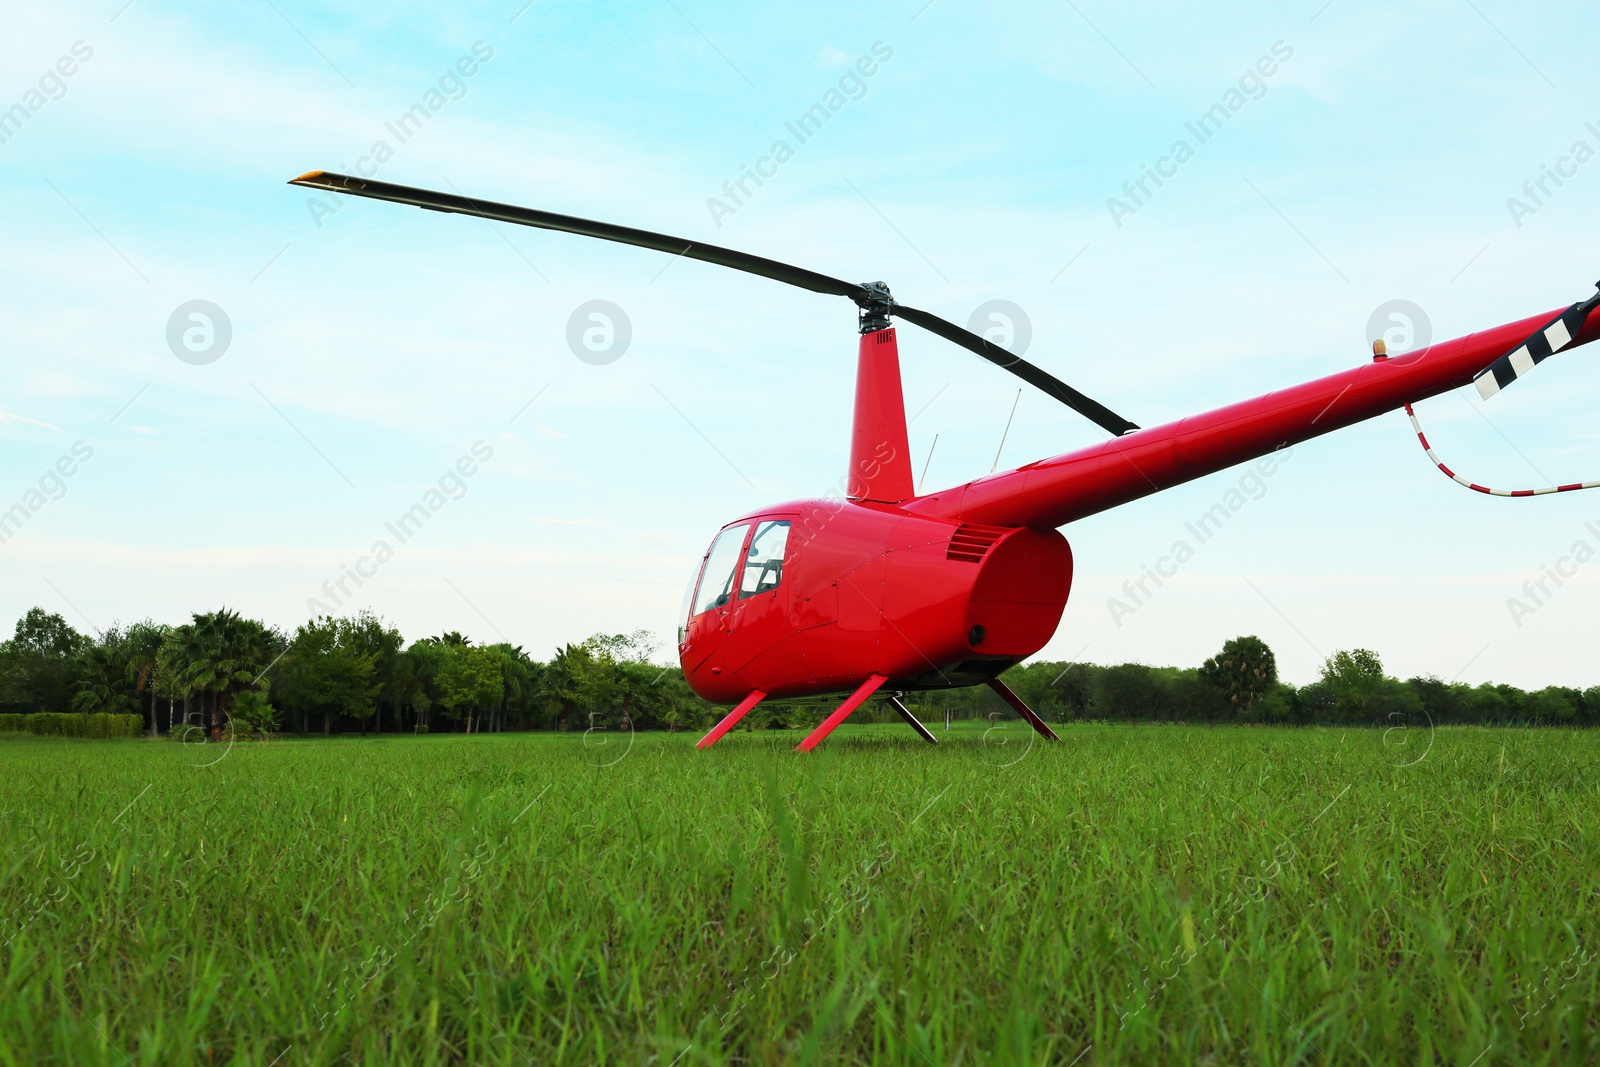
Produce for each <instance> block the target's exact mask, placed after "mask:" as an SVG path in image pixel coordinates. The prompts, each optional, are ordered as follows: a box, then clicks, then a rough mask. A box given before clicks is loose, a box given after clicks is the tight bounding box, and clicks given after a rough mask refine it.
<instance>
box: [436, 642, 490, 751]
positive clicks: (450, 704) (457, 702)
mask: <svg viewBox="0 0 1600 1067" xmlns="http://www.w3.org/2000/svg"><path fill="white" fill-rule="evenodd" d="M443 647H444V649H445V650H446V655H445V657H444V662H443V663H442V664H441V665H440V668H439V673H438V675H437V676H436V677H435V679H434V684H435V686H436V688H437V691H438V695H439V703H440V704H442V705H444V706H445V707H446V708H449V709H450V711H451V712H452V713H453V714H455V715H456V716H458V717H460V716H462V715H465V717H466V729H467V732H468V733H471V732H472V727H473V724H474V722H475V721H476V720H477V714H476V713H477V712H479V711H481V710H483V709H485V708H492V707H498V706H499V704H500V699H501V696H502V694H503V693H504V691H505V683H504V680H503V678H502V675H501V665H500V654H499V653H498V652H497V651H496V650H495V649H493V648H479V647H476V646H473V645H466V644H462V645H444V646H443Z"/></svg>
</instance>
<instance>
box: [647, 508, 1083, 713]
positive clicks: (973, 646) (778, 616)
mask: <svg viewBox="0 0 1600 1067" xmlns="http://www.w3.org/2000/svg"><path fill="white" fill-rule="evenodd" d="M783 523H787V524H788V527H787V531H786V537H785V538H784V539H783V540H784V542H785V543H784V545H783V548H782V555H781V558H780V560H779V563H778V566H777V573H776V575H775V574H774V567H773V565H772V564H771V562H770V560H768V561H767V562H765V563H763V562H762V558H763V557H762V550H761V549H760V548H759V547H758V546H757V544H756V541H757V538H758V537H762V538H763V539H771V535H772V534H773V533H783V532H785V531H783V530H781V529H773V528H769V527H768V526H767V524H783ZM769 529H770V530H771V533H763V531H768V530H769ZM724 536H726V537H729V538H734V539H738V540H739V547H738V549H737V552H735V553H727V554H726V555H725V557H719V556H718V553H717V552H716V550H715V549H713V550H710V551H708V552H707V555H706V557H705V559H703V560H702V563H701V568H700V571H699V572H697V574H696V579H695V581H693V582H692V583H691V597H696V593H697V592H698V594H699V595H698V598H697V599H698V601H699V603H701V604H703V605H704V610H701V611H698V612H696V613H693V614H692V615H691V616H690V617H689V618H688V619H687V623H686V626H685V628H684V631H683V634H682V638H681V640H680V642H679V645H678V651H679V658H680V662H681V663H682V665H683V670H684V674H685V675H686V676H687V678H688V681H689V685H690V686H691V687H692V688H693V689H694V691H695V692H696V693H698V694H700V695H701V696H702V697H704V698H706V699H707V700H710V701H713V702H716V703H731V702H735V701H738V700H739V699H741V698H742V697H744V696H745V695H746V694H748V693H750V692H751V691H752V690H760V691H761V692H763V693H765V694H766V695H767V697H768V698H772V699H782V698H785V697H797V696H809V695H812V694H818V693H828V692H834V691H837V690H840V689H852V688H854V687H855V686H857V685H859V684H860V682H861V679H863V678H866V677H869V676H872V675H881V676H883V677H885V678H887V679H888V682H887V683H886V688H888V689H891V690H894V689H901V690H912V689H940V688H948V687H953V686H965V685H975V684H979V683H982V682H985V681H988V680H989V679H990V678H993V677H995V676H997V675H998V674H999V673H1000V672H1001V671H1003V670H1005V669H1006V668H1007V667H1010V666H1011V665H1012V664H1014V663H1016V662H1017V661H1019V660H1021V659H1023V658H1025V657H1027V656H1030V655H1032V654H1034V653H1035V652H1037V651H1039V649H1041V648H1043V647H1044V645H1045V643H1046V642H1047V641H1049V640H1050V637H1051V635H1052V634H1054V633H1055V630H1056V626H1057V625H1058V624H1059V623H1060V621H1061V612H1062V609H1063V608H1064V607H1065V606H1066V602H1067V594H1068V592H1069V591H1070V589H1071V586H1072V550H1071V549H1070V548H1069V547H1068V545H1067V541H1066V538H1064V537H1062V536H1061V534H1060V533H1058V532H1056V531H1055V530H1045V531H1040V530H1030V529H1024V528H1004V527H996V526H979V525H974V524H970V523H956V522H950V521H945V520H939V519H929V518H926V517H922V516H918V515H911V514H908V513H907V512H905V511H904V510H902V509H901V508H899V507H896V506H894V505H889V504H878V503H872V502H857V501H850V500H842V499H826V498H825V499H819V500H801V501H794V502H790V503H787V504H779V505H776V506H773V507H769V508H762V509H760V510H759V511H754V512H751V513H750V514H748V515H745V516H743V517H742V518H740V519H738V520H736V521H735V522H732V523H729V524H728V525H727V526H726V527H724V528H723V531H722V533H719V535H718V537H719V538H721V537H724ZM720 558H727V559H728V560H729V561H730V562H731V563H732V564H733V570H732V572H731V573H729V574H723V573H720V567H718V563H719V562H720ZM713 569H715V570H716V571H717V572H716V573H713ZM762 571H764V574H765V576H764V577H763V574H762V573H761V572H762ZM774 578H776V581H774ZM708 593H709V594H710V595H707V594H708ZM686 614H687V612H686Z"/></svg>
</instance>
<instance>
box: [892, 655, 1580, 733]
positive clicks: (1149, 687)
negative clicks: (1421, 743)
mask: <svg viewBox="0 0 1600 1067" xmlns="http://www.w3.org/2000/svg"><path fill="white" fill-rule="evenodd" d="M1002 677H1003V678H1004V680H1005V682H1006V684H1007V685H1009V686H1010V687H1011V688H1012V689H1014V690H1015V691H1016V692H1017V695H1018V696H1020V697H1022V699H1023V700H1025V701H1027V702H1028V704H1029V705H1030V706H1032V707H1033V709H1034V710H1035V711H1037V712H1038V713H1039V714H1040V716H1042V717H1043V718H1045V719H1047V720H1049V721H1051V722H1070V721H1073V720H1100V721H1110V722H1190V723H1239V724H1254V723H1259V724H1272V723H1278V724H1290V725H1306V726H1313V725H1322V726H1336V725H1338V726H1382V727H1390V726H1396V725H1402V724H1405V725H1413V726H1414V725H1418V724H1421V723H1425V722H1428V721H1431V722H1433V723H1434V724H1435V725H1448V724H1458V725H1459V724H1479V725H1488V724H1496V725H1517V724H1525V725H1541V726H1596V725H1600V686H1591V687H1590V688H1588V689H1583V690H1579V689H1572V688H1567V687H1563V686H1549V687H1547V688H1544V689H1540V690H1537V691H1534V692H1527V691H1525V690H1522V689H1518V688H1517V687H1516V686H1511V685H1496V684H1494V683H1491V682H1485V683H1483V684H1481V685H1468V684H1466V683H1463V682H1446V681H1443V680H1441V679H1439V678H1435V677H1418V678H1409V679H1406V680H1404V681H1401V680H1400V679H1397V678H1391V677H1389V676H1388V675H1387V674H1385V673H1384V669H1383V664H1382V662H1381V661H1380V660H1379V658H1378V656H1377V654H1376V653H1374V652H1371V651H1369V650H1367V649H1354V650H1351V651H1341V652H1336V653H1335V654H1334V655H1332V656H1330V657H1328V660H1327V661H1326V662H1325V663H1324V664H1323V665H1322V670H1321V676H1320V677H1319V678H1318V679H1317V680H1316V681H1314V682H1311V683H1310V684H1308V685H1303V686H1294V685H1290V684H1288V683H1286V682H1283V681H1281V680H1280V679H1279V678H1278V669H1277V661H1276V658H1275V657H1274V656H1273V653H1272V650H1271V649H1270V648H1268V647H1267V645H1266V643H1265V642H1263V641H1262V640H1261V639H1260V638H1257V637H1238V638H1234V639H1233V640H1231V641H1229V642H1227V643H1226V644H1225V645H1224V646H1223V648H1222V650H1221V651H1220V652H1218V653H1217V655H1215V656H1213V657H1212V658H1211V659H1209V660H1207V661H1206V662H1205V663H1204V664H1203V665H1202V666H1201V667H1199V668H1198V669H1183V668H1177V667H1147V666H1145V665H1144V664H1141V663H1121V664H1117V665H1116V666H1109V667H1103V666H1099V665H1097V664H1092V663H1030V664H1026V665H1023V666H1018V667H1013V668H1012V669H1011V670H1009V671H1007V672H1006V673H1005V674H1004V675H1003V676H1002ZM913 697H914V701H913V703H914V706H915V707H916V709H917V711H918V714H919V717H921V718H929V719H933V718H940V717H942V716H943V715H944V714H945V712H946V710H949V711H950V712H951V716H952V717H953V718H958V719H960V718H971V717H979V716H984V715H987V714H990V713H993V712H996V711H999V710H1000V708H1001V707H1002V705H1001V704H1000V702H999V700H998V698H996V697H995V696H994V695H993V694H992V693H990V692H989V691H988V690H987V689H950V690H943V691H940V692H930V693H916V694H913Z"/></svg>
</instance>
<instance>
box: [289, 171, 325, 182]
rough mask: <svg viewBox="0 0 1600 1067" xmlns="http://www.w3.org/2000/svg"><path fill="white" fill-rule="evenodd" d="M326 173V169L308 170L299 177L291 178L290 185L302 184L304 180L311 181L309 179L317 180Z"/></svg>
mask: <svg viewBox="0 0 1600 1067" xmlns="http://www.w3.org/2000/svg"><path fill="white" fill-rule="evenodd" d="M325 173H326V171H320V170H308V171H306V172H305V173H304V174H302V175H300V177H298V178H291V179H289V184H290V185H300V184H302V183H304V182H309V181H313V180H315V179H317V178H320V177H322V175H323V174H325Z"/></svg>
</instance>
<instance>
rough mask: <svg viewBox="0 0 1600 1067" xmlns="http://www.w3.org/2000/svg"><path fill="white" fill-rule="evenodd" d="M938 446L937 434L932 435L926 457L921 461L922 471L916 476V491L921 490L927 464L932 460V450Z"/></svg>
mask: <svg viewBox="0 0 1600 1067" xmlns="http://www.w3.org/2000/svg"><path fill="white" fill-rule="evenodd" d="M938 447H939V435H938V434H934V435H933V444H931V445H929V446H928V458H927V459H926V460H924V461H923V464H922V473H921V474H920V475H919V476H918V477H917V492H919V493H920V492H922V483H923V482H924V481H925V480H926V479H927V477H928V464H929V463H932V462H933V450H934V449H936V448H938Z"/></svg>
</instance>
